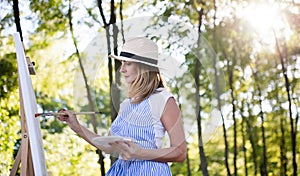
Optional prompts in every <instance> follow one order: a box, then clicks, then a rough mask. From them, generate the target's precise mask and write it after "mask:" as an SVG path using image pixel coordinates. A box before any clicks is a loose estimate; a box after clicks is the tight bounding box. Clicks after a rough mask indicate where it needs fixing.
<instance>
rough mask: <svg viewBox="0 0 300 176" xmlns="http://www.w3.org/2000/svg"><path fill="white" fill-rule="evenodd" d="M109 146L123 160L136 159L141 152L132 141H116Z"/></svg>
mask: <svg viewBox="0 0 300 176" xmlns="http://www.w3.org/2000/svg"><path fill="white" fill-rule="evenodd" d="M110 145H111V147H112V148H113V149H114V150H116V151H117V152H118V153H119V155H121V156H122V158H123V159H124V160H131V159H138V156H139V154H141V151H142V148H141V147H139V146H138V145H137V144H135V143H134V142H133V141H116V142H112V143H110Z"/></svg>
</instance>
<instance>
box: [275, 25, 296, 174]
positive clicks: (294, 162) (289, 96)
mask: <svg viewBox="0 0 300 176" xmlns="http://www.w3.org/2000/svg"><path fill="white" fill-rule="evenodd" d="M273 33H274V37H275V41H276V49H277V52H278V55H279V59H280V63H281V70H282V74H283V77H284V81H285V89H286V93H287V98H288V103H289V119H290V127H291V143H292V165H293V175H294V176H297V162H296V158H297V150H296V144H297V142H296V140H297V139H296V134H297V131H295V129H296V126H297V124H295V122H294V119H293V114H292V99H291V92H290V87H291V86H290V81H289V78H288V75H287V71H286V65H285V64H286V63H285V61H284V56H283V55H282V53H281V51H280V47H279V41H278V39H277V36H276V33H275V31H273ZM298 118H299V117H297V118H296V120H295V121H296V122H297V121H298ZM294 126H295V127H294Z"/></svg>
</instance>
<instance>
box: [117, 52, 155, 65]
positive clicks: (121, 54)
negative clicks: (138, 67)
mask: <svg viewBox="0 0 300 176" xmlns="http://www.w3.org/2000/svg"><path fill="white" fill-rule="evenodd" d="M120 56H123V57H128V58H131V59H135V60H139V61H143V62H147V63H149V64H155V65H157V60H155V59H151V58H148V57H143V56H138V55H135V54H132V53H128V52H121V53H120Z"/></svg>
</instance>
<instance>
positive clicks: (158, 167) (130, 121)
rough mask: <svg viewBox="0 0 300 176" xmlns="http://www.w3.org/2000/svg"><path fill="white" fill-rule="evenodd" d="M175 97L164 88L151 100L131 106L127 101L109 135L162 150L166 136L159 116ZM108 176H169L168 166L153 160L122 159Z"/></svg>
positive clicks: (149, 98)
mask: <svg viewBox="0 0 300 176" xmlns="http://www.w3.org/2000/svg"><path fill="white" fill-rule="evenodd" d="M170 97H172V95H171V94H170V93H169V92H168V91H166V90H164V89H162V88H159V89H157V93H154V94H153V95H151V96H150V97H148V98H146V99H145V100H143V101H142V102H140V103H137V104H133V103H130V99H126V100H125V101H123V102H122V103H121V105H120V112H119V114H118V116H117V118H116V119H115V120H114V122H113V123H112V125H111V129H110V133H111V135H115V136H123V137H129V138H132V139H134V142H135V143H136V144H137V145H139V146H140V147H142V148H145V149H157V148H161V147H162V138H163V137H164V135H165V128H164V127H163V125H162V123H161V121H160V117H161V115H162V113H163V110H164V107H165V104H166V102H167V100H168V99H169V98H170ZM106 175H107V176H143V175H147V176H170V175H172V174H171V171H170V168H169V165H168V163H166V162H156V161H150V160H137V159H132V160H123V159H122V158H121V157H119V159H118V160H117V161H116V162H115V163H114V164H113V165H112V167H111V168H110V169H109V170H108V172H107V174H106Z"/></svg>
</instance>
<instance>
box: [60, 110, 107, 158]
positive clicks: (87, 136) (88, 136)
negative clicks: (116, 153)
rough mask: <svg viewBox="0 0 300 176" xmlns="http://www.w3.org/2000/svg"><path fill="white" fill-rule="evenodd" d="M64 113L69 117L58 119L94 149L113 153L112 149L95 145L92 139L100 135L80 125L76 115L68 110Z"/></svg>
mask: <svg viewBox="0 0 300 176" xmlns="http://www.w3.org/2000/svg"><path fill="white" fill-rule="evenodd" d="M62 112H64V113H66V114H67V115H64V116H59V117H58V119H59V120H60V121H65V122H66V123H67V124H68V125H69V127H70V128H71V129H72V130H73V131H74V132H75V133H77V134H78V135H79V136H80V137H81V138H82V139H84V140H85V141H87V142H88V143H90V144H91V145H93V146H94V147H96V148H98V149H100V150H102V151H104V152H105V153H112V152H113V151H112V150H111V148H110V147H103V146H97V145H95V144H94V143H93V141H92V139H94V138H95V137H100V136H99V135H97V134H95V133H93V132H92V131H90V130H88V129H87V128H85V127H84V126H82V125H80V123H79V122H78V120H77V117H76V115H75V114H74V113H73V112H71V111H67V110H62Z"/></svg>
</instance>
